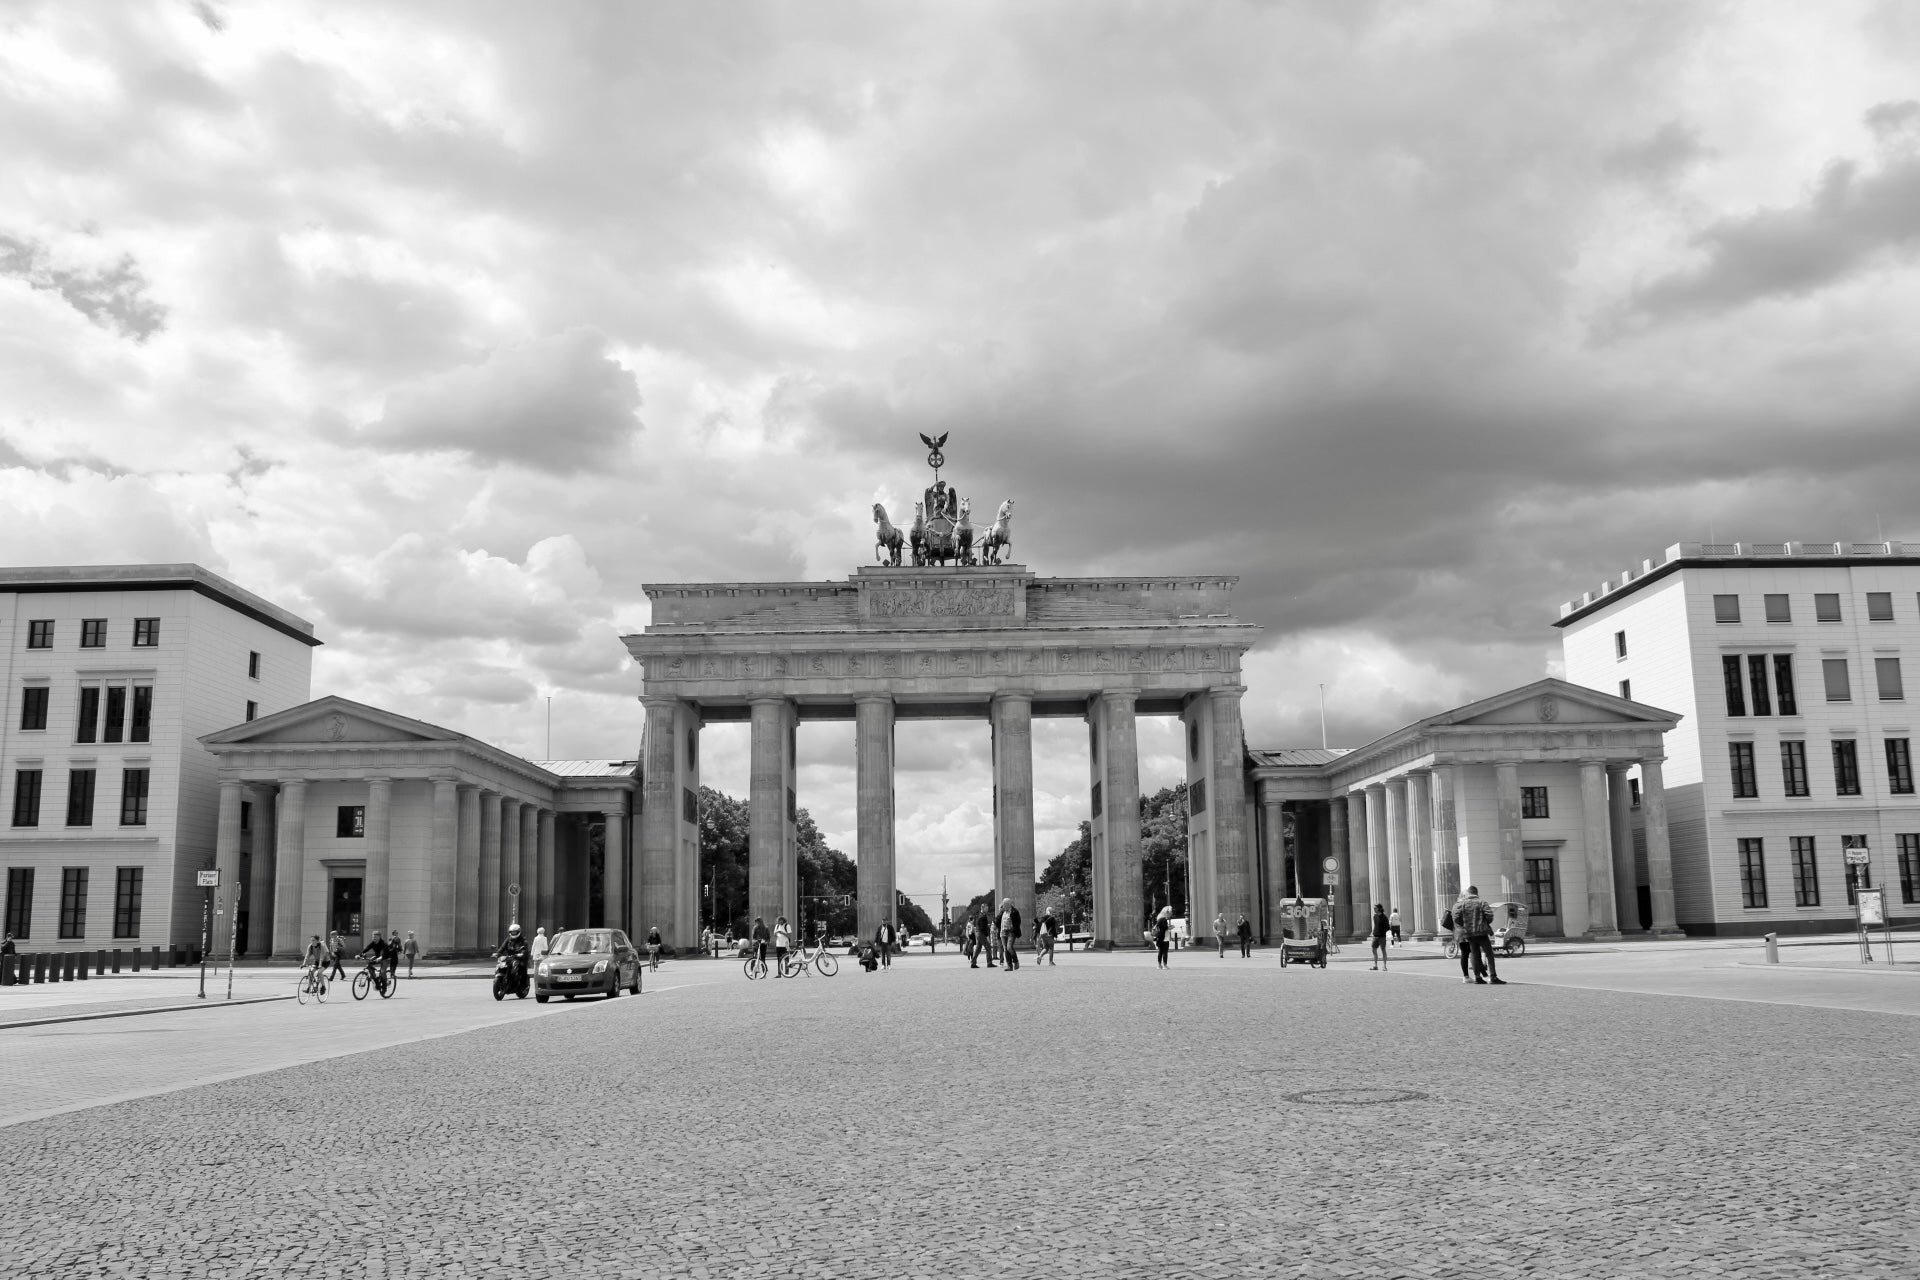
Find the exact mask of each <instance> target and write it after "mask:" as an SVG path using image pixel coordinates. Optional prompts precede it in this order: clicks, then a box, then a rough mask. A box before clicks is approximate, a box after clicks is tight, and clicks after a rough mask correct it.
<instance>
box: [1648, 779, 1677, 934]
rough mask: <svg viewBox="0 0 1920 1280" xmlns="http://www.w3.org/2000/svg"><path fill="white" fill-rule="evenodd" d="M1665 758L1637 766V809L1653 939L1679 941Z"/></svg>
mask: <svg viewBox="0 0 1920 1280" xmlns="http://www.w3.org/2000/svg"><path fill="white" fill-rule="evenodd" d="M1665 759H1666V757H1665V756H1661V757H1658V758H1655V757H1651V756H1650V757H1648V758H1646V759H1643V760H1642V761H1641V762H1640V807H1641V808H1642V809H1644V810H1646V814H1647V891H1648V896H1649V897H1650V898H1652V899H1653V933H1654V936H1656V937H1660V936H1666V937H1678V936H1680V933H1681V929H1680V926H1679V925H1678V924H1677V923H1675V920H1674V913H1673V847H1672V846H1671V845H1670V844H1669V843H1668V842H1667V787H1666V780H1665V775H1664V773H1663V772H1662V769H1661V765H1662V763H1663V762H1664V761H1665Z"/></svg>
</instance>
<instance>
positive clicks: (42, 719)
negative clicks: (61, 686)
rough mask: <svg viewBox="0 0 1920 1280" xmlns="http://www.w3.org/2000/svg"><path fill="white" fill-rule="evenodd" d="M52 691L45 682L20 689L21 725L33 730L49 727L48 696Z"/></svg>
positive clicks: (23, 727)
mask: <svg viewBox="0 0 1920 1280" xmlns="http://www.w3.org/2000/svg"><path fill="white" fill-rule="evenodd" d="M51 692H52V690H50V689H48V688H47V686H45V685H43V684H37V685H28V686H27V687H26V688H24V689H22V690H21V691H20V727H21V728H22V729H25V730H27V731H28V732H32V731H33V730H35V729H44V728H46V727H47V696H48V695H49V694H50V693H51Z"/></svg>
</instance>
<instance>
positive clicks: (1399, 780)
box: [1380, 773, 1412, 791]
mask: <svg viewBox="0 0 1920 1280" xmlns="http://www.w3.org/2000/svg"><path fill="white" fill-rule="evenodd" d="M1410 776H1412V775H1410V774H1405V773H1396V774H1394V775H1393V776H1392V777H1391V778H1388V779H1387V780H1386V781H1385V782H1383V783H1381V784H1380V785H1382V786H1384V787H1386V788H1388V789H1389V790H1391V789H1392V788H1394V787H1399V788H1400V789H1401V790H1403V791H1404V790H1406V786H1407V779H1408V778H1409V777H1410Z"/></svg>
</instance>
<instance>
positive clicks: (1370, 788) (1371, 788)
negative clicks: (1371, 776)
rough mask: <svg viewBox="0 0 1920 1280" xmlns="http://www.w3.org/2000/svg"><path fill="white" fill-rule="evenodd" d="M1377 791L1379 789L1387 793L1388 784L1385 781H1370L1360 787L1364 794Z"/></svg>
mask: <svg viewBox="0 0 1920 1280" xmlns="http://www.w3.org/2000/svg"><path fill="white" fill-rule="evenodd" d="M1375 791H1378V792H1379V793H1380V794H1381V795H1385V794H1386V793H1387V784H1386V783H1384V782H1369V783H1368V784H1367V785H1366V786H1364V787H1362V788H1360V793H1361V794H1362V795H1369V794H1371V793H1373V792H1375Z"/></svg>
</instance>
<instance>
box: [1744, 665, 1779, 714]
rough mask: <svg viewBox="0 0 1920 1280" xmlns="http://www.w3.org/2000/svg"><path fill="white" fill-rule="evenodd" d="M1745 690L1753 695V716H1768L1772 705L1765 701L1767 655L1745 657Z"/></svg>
mask: <svg viewBox="0 0 1920 1280" xmlns="http://www.w3.org/2000/svg"><path fill="white" fill-rule="evenodd" d="M1747 690H1748V692H1750V693H1752V694H1753V714H1755V715H1757V716H1770V715H1772V714H1773V704H1772V703H1770V702H1769V701H1768V700H1767V655H1766V654H1764V653H1752V654H1748V655H1747Z"/></svg>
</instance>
